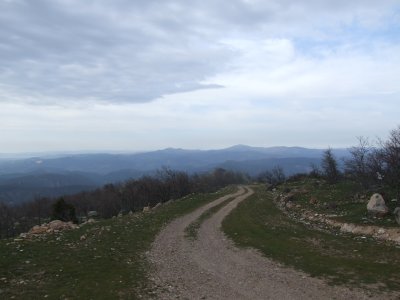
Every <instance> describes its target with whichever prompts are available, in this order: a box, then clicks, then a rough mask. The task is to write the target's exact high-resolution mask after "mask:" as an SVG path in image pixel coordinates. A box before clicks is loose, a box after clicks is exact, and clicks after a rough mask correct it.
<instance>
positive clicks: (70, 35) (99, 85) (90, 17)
mask: <svg viewBox="0 0 400 300" xmlns="http://www.w3.org/2000/svg"><path fill="white" fill-rule="evenodd" d="M350 2H351V3H352V4H348V3H350ZM323 3H324V4H321V1H304V2H302V3H301V4H299V1H287V0H286V1H255V0H253V1H241V0H231V1H222V0H212V1H211V0H209V1H207V0H202V1H201V0H194V1H190V2H187V1H155V0H151V1H150V0H146V1H127V0H119V1H77V0H75V1H66V0H52V1H51V0H35V1H31V0H14V1H4V0H3V1H2V0H0V81H1V83H2V85H1V89H2V91H1V94H2V99H0V101H4V100H5V101H7V100H10V99H12V100H13V101H15V99H19V101H22V102H24V101H26V100H25V99H30V100H29V101H30V102H32V99H33V102H35V101H34V99H36V101H37V103H42V101H43V99H44V98H46V99H54V100H50V101H54V103H57V101H65V99H71V100H74V101H83V100H84V99H95V100H98V101H103V102H107V101H109V102H145V101H150V100H153V99H156V98H159V97H162V96H163V95H167V94H173V93H180V92H186V91H192V90H197V89H203V88H216V87H218V86H216V85H214V84H212V83H211V84H208V83H207V84H206V83H204V82H207V80H208V79H209V78H211V77H212V76H214V75H216V74H218V73H219V72H221V71H223V70H225V69H226V68H229V65H230V63H231V62H232V61H233V60H234V59H235V52H234V51H233V50H232V49H230V48H227V47H226V46H224V45H223V44H222V43H220V41H221V40H223V39H224V38H229V37H238V36H239V37H241V36H243V35H245V36H262V37H264V38H265V37H268V36H270V35H271V33H274V32H275V34H277V35H279V34H283V33H287V32H300V31H301V30H303V31H306V32H307V28H305V27H304V26H303V25H304V24H308V23H309V24H311V23H312V21H310V20H309V19H310V18H309V15H310V13H312V12H314V13H316V14H317V15H328V16H330V15H332V9H333V8H335V14H336V13H337V14H340V13H341V12H342V11H347V10H348V9H349V5H351V6H350V10H353V9H354V10H360V11H362V10H363V9H364V8H363V7H367V8H368V9H369V10H373V8H374V7H376V6H377V5H383V4H385V3H386V2H385V1H383V2H382V1H379V3H380V4H376V3H377V1H324V2H323ZM334 3H335V4H334ZM382 3H383V4H382ZM387 3H389V2H387ZM389 4H390V3H389ZM333 17H334V16H333ZM300 25H301V26H300ZM310 26H311V25H310ZM311 27H312V26H311ZM299 28H300V29H299ZM277 30H279V31H277ZM302 34H303V33H302ZM7 95H8V97H7ZM7 98H9V99H7ZM57 99H58V100H57ZM61 99H64V100H61Z"/></svg>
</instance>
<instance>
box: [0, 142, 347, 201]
mask: <svg viewBox="0 0 400 300" xmlns="http://www.w3.org/2000/svg"><path fill="white" fill-rule="evenodd" d="M322 152H323V150H321V149H307V148H301V147H270V148H262V147H250V146H245V145H236V146H233V147H230V148H226V149H221V150H204V151H201V150H184V149H173V148H168V149H164V150H158V151H152V152H144V153H135V154H75V155H68V156H63V155H58V156H57V157H54V156H46V155H43V156H40V157H32V158H24V159H11V158H7V159H3V160H0V201H5V202H7V203H19V202H25V201H29V200H31V199H33V198H34V197H36V196H60V195H64V194H73V193H76V192H79V191H83V190H87V189H94V188H96V187H99V186H102V185H104V184H106V183H115V182H121V181H124V180H127V179H129V178H138V177H140V176H143V175H149V174H154V173H155V172H156V171H157V170H158V169H160V168H162V167H164V166H166V167H169V168H171V169H174V170H180V171H185V172H188V173H189V174H193V173H199V172H200V173H201V172H207V171H210V170H213V169H215V168H218V167H222V168H225V169H227V170H233V171H239V172H244V173H247V174H249V175H251V176H256V175H258V174H259V173H260V172H263V171H266V170H269V169H271V168H273V167H274V166H277V165H280V166H281V167H282V168H283V170H284V171H285V173H286V174H287V175H291V174H295V173H303V172H309V171H310V165H311V164H314V165H318V164H319V162H320V158H321V155H322ZM334 153H335V155H336V156H337V157H338V158H340V157H344V156H346V155H348V153H347V150H344V149H336V150H334Z"/></svg>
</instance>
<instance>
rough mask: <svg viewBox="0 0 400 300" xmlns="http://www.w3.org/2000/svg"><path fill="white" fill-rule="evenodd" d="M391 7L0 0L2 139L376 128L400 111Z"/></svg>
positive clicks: (344, 136)
mask: <svg viewBox="0 0 400 300" xmlns="http://www.w3.org/2000/svg"><path fill="white" fill-rule="evenodd" d="M398 15H399V4H398V1H372V0H371V1H361V0H359V1H344V0H343V1H317V0H315V1H289V0H285V1H258V0H251V1H244V0H243V1H240V0H233V1H229V3H228V2H226V1H222V0H219V1H215V0H213V1H204V0H203V1H200V0H196V1H191V2H190V3H189V2H183V1H162V2H160V1H127V0H119V1H112V2H110V1H85V2H82V1H77V0H68V1H67V0H55V1H49V0H37V1H28V0H18V1H0V135H1V137H2V138H3V140H4V141H5V145H6V146H4V149H3V150H0V151H7V149H9V150H8V151H24V150H26V151H28V150H29V151H30V150H40V149H43V150H45V149H53V150H61V149H70V148H71V150H73V149H155V148H161V147H168V146H180V147H192V148H209V147H219V146H228V145H230V144H234V143H250V144H259V145H278V144H286V145H294V144H302V145H310V146H313V145H314V146H325V144H327V143H328V141H329V140H330V141H331V142H330V143H329V144H330V145H332V146H335V145H343V144H346V143H347V144H348V143H350V140H351V139H353V137H354V136H358V135H370V136H375V135H379V134H382V133H384V132H386V131H387V130H388V129H390V128H392V127H394V126H396V125H397V124H396V122H398V121H397V120H398V113H399V112H400V111H399V108H398V104H397V103H398V97H399V95H400V91H399V87H398V82H397V81H398V78H400V55H399V54H398V53H400V41H399V39H398V38H396V37H397V36H399V35H398V33H399V31H400V30H399V28H400V24H399V19H398ZM396 16H397V17H396ZM33 104H34V105H33ZM371 120H374V121H371ZM28 148H30V149H28Z"/></svg>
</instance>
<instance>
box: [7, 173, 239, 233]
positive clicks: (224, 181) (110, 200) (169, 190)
mask: <svg viewBox="0 0 400 300" xmlns="http://www.w3.org/2000/svg"><path fill="white" fill-rule="evenodd" d="M245 180H246V176H244V175H242V174H240V173H237V172H232V171H227V170H224V169H222V168H218V169H215V170H214V171H212V172H210V173H204V174H194V175H189V174H187V173H186V172H182V171H175V170H171V169H169V168H162V169H161V170H159V171H157V172H156V174H155V175H154V176H143V177H142V178H140V179H132V180H127V181H125V182H122V183H118V184H107V185H104V186H103V187H101V188H98V189H96V190H93V191H86V192H81V193H78V194H74V195H66V196H63V197H57V198H47V197H37V198H36V199H34V200H33V201H31V202H28V203H23V204H19V205H16V206H11V205H7V204H5V203H2V202H0V238H5V237H12V236H15V235H17V234H19V233H21V232H26V231H28V230H29V229H30V228H31V227H33V226H34V225H39V224H42V223H43V222H46V221H49V220H51V219H63V220H65V221H69V220H72V221H75V222H76V221H78V218H79V217H88V215H89V212H92V211H96V213H97V215H98V217H100V218H111V217H113V216H116V215H118V214H120V213H122V214H124V213H128V212H130V211H132V212H137V211H142V210H143V208H144V207H146V206H150V207H153V206H155V205H156V204H158V203H164V202H167V201H169V200H174V199H178V198H181V197H183V196H186V195H188V194H191V193H207V192H213V191H216V190H218V189H220V188H222V187H225V186H227V185H230V184H239V183H243V182H244V181H245ZM77 217H78V218H77Z"/></svg>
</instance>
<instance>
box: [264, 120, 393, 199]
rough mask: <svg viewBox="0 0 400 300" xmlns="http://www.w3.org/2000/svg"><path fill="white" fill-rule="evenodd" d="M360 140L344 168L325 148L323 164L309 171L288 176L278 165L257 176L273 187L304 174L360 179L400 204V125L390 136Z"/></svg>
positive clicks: (333, 179) (331, 179) (328, 178)
mask: <svg viewBox="0 0 400 300" xmlns="http://www.w3.org/2000/svg"><path fill="white" fill-rule="evenodd" d="M357 140H358V144H357V145H356V146H354V147H351V148H350V149H349V157H347V158H345V159H344V161H343V164H342V165H343V168H341V167H339V161H338V160H337V158H336V157H335V156H334V154H333V152H332V149H330V148H328V149H327V150H325V151H324V152H323V155H322V159H321V164H320V165H319V166H316V165H312V166H311V171H310V172H309V173H308V174H295V175H293V176H291V177H290V178H286V176H285V174H284V172H283V169H282V168H281V167H279V166H276V167H274V168H273V169H272V170H268V171H265V172H263V173H261V174H260V175H259V176H258V178H257V179H258V181H260V182H267V183H268V184H269V186H270V187H274V186H276V185H278V184H280V183H283V182H284V181H286V180H297V179H299V178H301V177H304V176H310V177H316V178H321V179H324V180H326V181H327V182H328V183H330V184H335V183H337V182H339V181H340V180H352V181H354V182H357V183H358V184H359V186H360V187H361V188H362V189H364V190H371V191H372V190H373V191H383V190H385V191H386V193H387V194H390V195H392V196H393V197H395V198H396V199H398V202H399V205H400V126H398V127H397V128H396V129H394V130H392V131H390V132H389V135H388V137H387V139H385V140H382V139H378V140H377V141H375V142H371V141H370V140H369V139H368V138H365V137H358V138H357Z"/></svg>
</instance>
